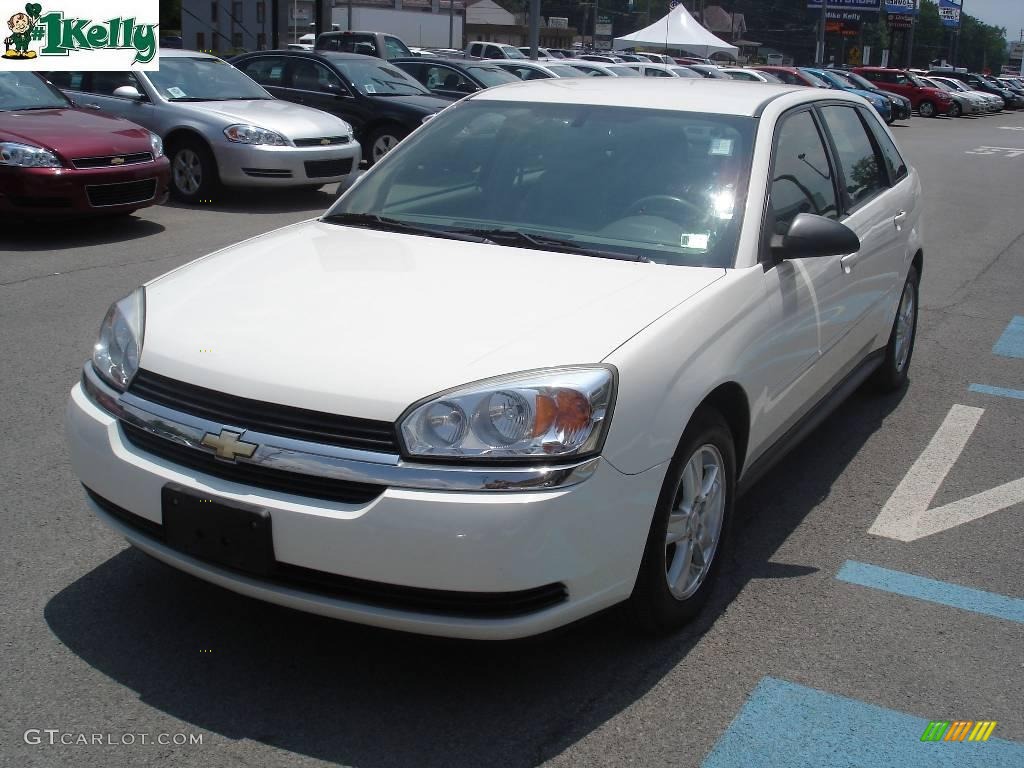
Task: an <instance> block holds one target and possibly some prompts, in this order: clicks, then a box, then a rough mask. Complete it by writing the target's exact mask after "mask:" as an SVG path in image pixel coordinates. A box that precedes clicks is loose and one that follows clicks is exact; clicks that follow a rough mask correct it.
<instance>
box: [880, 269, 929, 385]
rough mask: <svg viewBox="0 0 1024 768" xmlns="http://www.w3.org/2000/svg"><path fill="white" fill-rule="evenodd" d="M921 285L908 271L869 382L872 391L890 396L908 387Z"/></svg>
mask: <svg viewBox="0 0 1024 768" xmlns="http://www.w3.org/2000/svg"><path fill="white" fill-rule="evenodd" d="M920 282H921V278H920V276H919V275H918V274H917V268H916V267H911V268H910V274H909V275H907V282H906V283H904V284H903V293H902V294H901V295H900V303H899V306H898V307H897V309H896V319H895V320H894V321H893V324H892V331H890V333H889V343H888V345H886V347H885V359H884V360H883V361H882V365H881V366H880V367H879V368H878V370H877V371H875V373H874V377H873V379H872V381H873V383H874V385H875V388H876V389H877V390H878V391H880V392H892V391H894V390H897V389H899V388H900V387H902V386H903V385H904V384H906V383H907V372H908V371H909V370H910V358H911V357H912V356H913V354H914V341H915V340H916V339H917V300H918V292H919V288H920Z"/></svg>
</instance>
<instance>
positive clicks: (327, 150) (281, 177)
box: [214, 139, 362, 187]
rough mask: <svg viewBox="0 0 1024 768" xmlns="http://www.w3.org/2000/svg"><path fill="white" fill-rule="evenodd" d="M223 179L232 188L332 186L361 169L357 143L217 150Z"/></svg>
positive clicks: (220, 146) (227, 145) (235, 146)
mask: <svg viewBox="0 0 1024 768" xmlns="http://www.w3.org/2000/svg"><path fill="white" fill-rule="evenodd" d="M214 154H215V155H216V158H217V170H218V172H219V173H220V180H221V181H222V182H224V183H225V184H227V185H228V186H233V187H301V186H312V185H315V184H333V183H335V182H341V181H344V180H345V179H347V178H348V177H349V176H350V175H351V174H352V173H354V172H355V171H357V170H358V169H359V161H360V160H361V159H362V150H361V149H360V147H359V144H358V142H356V141H355V140H352V141H349V142H348V143H347V144H334V145H330V146H326V147H320V146H314V147H269V146H262V145H252V144H235V143H233V142H230V141H228V140H227V139H225V140H224V141H221V142H219V143H218V144H216V145H215V147H214Z"/></svg>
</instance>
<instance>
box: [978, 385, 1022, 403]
mask: <svg viewBox="0 0 1024 768" xmlns="http://www.w3.org/2000/svg"><path fill="white" fill-rule="evenodd" d="M967 389H968V390H970V391H971V392H977V393H979V394H982V395H995V396H996V397H1010V398H1013V399H1016V400H1024V389H1006V388H1005V387H991V386H989V385H988V384H971V386H969V387H968V388H967Z"/></svg>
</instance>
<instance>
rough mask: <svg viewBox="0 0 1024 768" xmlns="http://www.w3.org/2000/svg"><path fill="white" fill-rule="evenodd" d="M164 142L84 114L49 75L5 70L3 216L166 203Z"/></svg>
mask: <svg viewBox="0 0 1024 768" xmlns="http://www.w3.org/2000/svg"><path fill="white" fill-rule="evenodd" d="M169 180H170V163H168V162H167V158H166V157H164V150H163V143H162V142H161V140H160V137H159V136H157V135H156V134H154V133H150V132H149V131H147V130H146V129H145V128H142V127H141V126H138V125H136V124H135V123H132V122H129V121H127V120H124V119H123V118H120V117H112V116H109V115H104V114H100V113H99V112H92V111H88V110H85V109H78V108H76V107H75V105H74V104H73V103H72V102H71V101H69V100H68V98H67V97H66V96H64V94H62V93H61V92H60V91H59V90H57V89H56V88H55V87H54V86H52V85H50V84H49V83H48V82H47V81H46V80H45V79H44V78H43V77H41V76H40V75H37V74H35V73H32V72H0V215H4V214H12V213H13V214H18V215H20V216H25V217H29V218H43V217H46V218H49V217H54V216H76V215H78V216H80V215H102V214H112V213H118V214H123V213H130V212H132V211H135V210H137V209H139V208H144V207H146V206H149V205H154V204H157V203H162V202H163V201H164V200H166V199H167V185H168V182H169Z"/></svg>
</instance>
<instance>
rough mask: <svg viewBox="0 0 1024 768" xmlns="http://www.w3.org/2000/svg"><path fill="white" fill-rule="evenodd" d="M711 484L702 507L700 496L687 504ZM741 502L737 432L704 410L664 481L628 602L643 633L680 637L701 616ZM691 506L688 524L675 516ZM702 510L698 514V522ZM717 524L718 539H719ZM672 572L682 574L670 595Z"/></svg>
mask: <svg viewBox="0 0 1024 768" xmlns="http://www.w3.org/2000/svg"><path fill="white" fill-rule="evenodd" d="M698 465H699V466H700V467H701V468H702V469H701V471H702V474H703V477H702V478H698V476H697V474H696V469H697V466H698ZM713 467H717V469H715V470H714V473H715V477H714V478H710V477H709V474H710V472H711V471H712V468H713ZM709 482H710V483H712V488H713V490H712V492H711V493H710V494H706V500H705V501H704V502H700V496H699V495H698V497H697V498H690V499H689V501H688V497H690V496H691V494H692V493H693V492H694V491H695V489H696V487H697V486H698V485H703V486H706V484H707V483H709ZM704 490H707V488H706V487H705V488H704ZM698 493H699V492H698ZM735 495H736V451H735V448H734V443H733V436H732V432H731V431H730V430H729V427H728V425H727V424H726V422H725V419H724V418H722V415H721V414H720V413H719V412H718V411H716V410H714V409H713V408H701V409H700V410H698V411H697V412H696V413H695V414H694V416H693V418H692V419H691V420H690V423H689V425H688V426H687V427H686V431H685V432H684V433H683V437H682V439H681V440H680V441H679V447H678V449H677V450H676V455H675V457H674V458H673V459H672V462H671V464H670V465H669V468H668V472H667V473H666V475H665V482H664V484H663V485H662V489H661V494H660V496H659V498H658V503H657V506H656V507H655V510H654V518H653V520H652V521H651V528H650V531H649V533H648V535H647V544H646V546H645V548H644V555H643V560H642V561H641V563H640V571H639V573H638V574H637V578H636V584H635V586H634V587H633V594H632V595H631V596H630V598H629V602H628V612H629V614H630V618H631V619H632V620H633V621H634V622H635V623H636V624H638V625H639V626H640V627H642V628H643V629H645V630H647V631H649V632H655V633H660V632H665V631H669V630H674V629H677V628H679V627H681V626H683V625H684V624H686V623H687V622H688V621H690V620H691V619H693V618H694V616H696V615H697V614H698V613H699V612H700V609H701V608H702V607H703V606H704V603H706V602H707V600H708V596H709V595H710V594H711V591H712V589H713V588H714V584H715V579H716V577H717V575H718V572H719V570H720V568H721V562H722V559H723V551H724V550H725V548H726V545H727V543H728V541H729V529H730V526H731V523H732V511H733V500H734V498H735ZM698 504H699V506H697V505H698ZM687 506H689V507H690V516H689V517H686V516H684V515H683V514H682V513H681V512H678V511H677V512H676V513H675V514H673V510H685V509H686V507H687ZM697 510H700V514H698V516H697V518H694V516H693V513H694V512H695V511H697ZM695 520H697V521H698V525H699V526H700V527H699V529H698V535H697V537H696V539H694V538H693V535H694V531H693V530H692V528H690V525H691V524H692V523H693V522H694V521H695ZM670 523H671V527H672V528H673V529H674V530H673V533H674V535H677V536H680V537H681V538H680V539H679V542H678V543H672V544H670V543H669V542H668V535H669V529H670ZM716 524H717V527H718V535H717V537H714V536H713V534H714V528H715V527H716ZM701 533H706V534H707V536H702V535H701ZM715 538H716V540H714V541H713V542H712V539H715ZM702 539H703V540H704V541H705V546H704V556H703V557H700V560H701V561H702V564H701V565H697V557H698V556H699V553H700V548H699V547H695V544H696V542H697V541H700V540H702ZM681 545H682V546H687V545H688V548H685V549H684V548H681ZM673 572H675V574H678V579H676V580H675V586H673V587H670V585H669V581H670V579H673V575H674V574H673Z"/></svg>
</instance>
